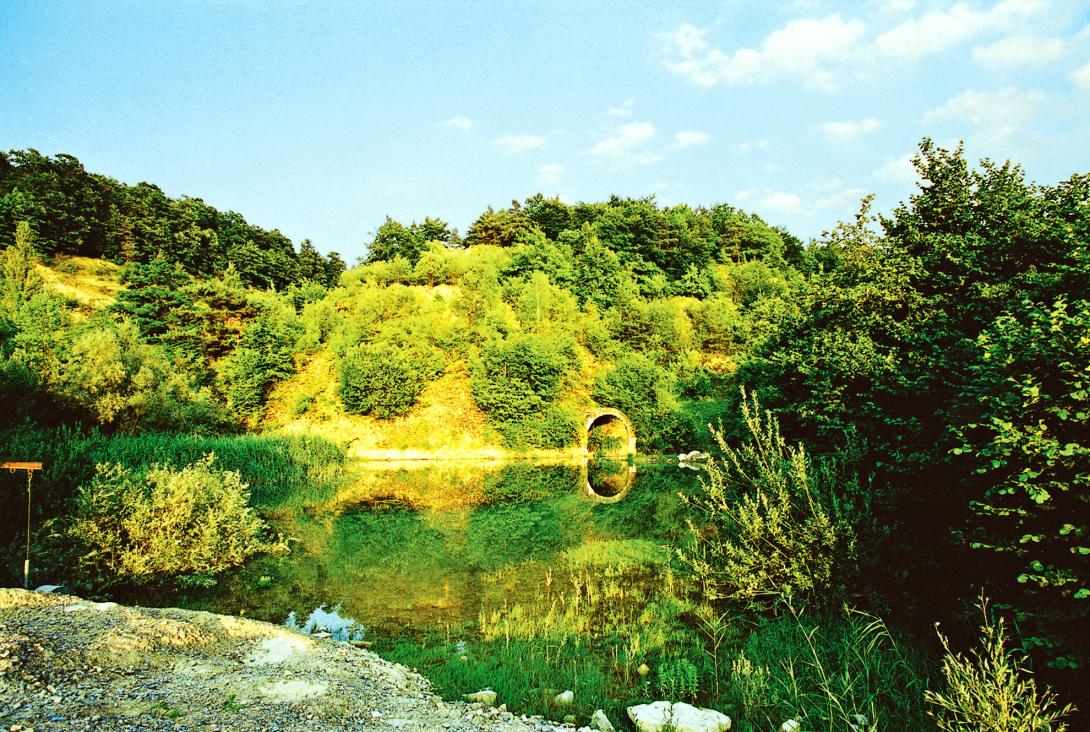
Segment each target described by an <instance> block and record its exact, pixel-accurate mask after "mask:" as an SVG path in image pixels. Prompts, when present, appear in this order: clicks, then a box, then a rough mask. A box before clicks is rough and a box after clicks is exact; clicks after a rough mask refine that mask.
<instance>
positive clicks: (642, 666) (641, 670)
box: [636, 663, 651, 677]
mask: <svg viewBox="0 0 1090 732" xmlns="http://www.w3.org/2000/svg"><path fill="white" fill-rule="evenodd" d="M636 673H638V674H639V675H640V676H641V677H643V676H646V675H647V674H649V673H651V669H650V667H649V666H648V665H647V664H646V663H641V664H640V667H639V668H637V669H636Z"/></svg>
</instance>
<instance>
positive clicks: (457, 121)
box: [440, 117, 473, 134]
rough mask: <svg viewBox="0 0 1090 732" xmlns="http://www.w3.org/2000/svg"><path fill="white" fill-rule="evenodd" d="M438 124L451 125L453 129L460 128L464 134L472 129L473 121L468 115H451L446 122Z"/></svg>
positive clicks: (442, 125)
mask: <svg viewBox="0 0 1090 732" xmlns="http://www.w3.org/2000/svg"><path fill="white" fill-rule="evenodd" d="M440 126H441V127H453V128H455V129H458V130H461V131H462V132H465V133H466V134H469V131H470V130H472V129H473V122H472V120H470V119H469V117H451V118H450V119H448V120H447V121H446V122H443V123H442V124H441V125H440Z"/></svg>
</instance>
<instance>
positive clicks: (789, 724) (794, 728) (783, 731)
mask: <svg viewBox="0 0 1090 732" xmlns="http://www.w3.org/2000/svg"><path fill="white" fill-rule="evenodd" d="M801 729H802V725H801V724H800V723H799V721H798V720H797V719H789V720H787V721H786V722H784V723H783V724H781V725H780V732H799V730H801Z"/></svg>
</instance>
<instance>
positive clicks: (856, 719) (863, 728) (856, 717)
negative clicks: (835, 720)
mask: <svg viewBox="0 0 1090 732" xmlns="http://www.w3.org/2000/svg"><path fill="white" fill-rule="evenodd" d="M849 724H850V726H851V728H852V732H867V730H868V729H869V728H870V720H868V719H867V717H866V716H865V715H863V714H853V715H852V721H851V722H850V723H849Z"/></svg>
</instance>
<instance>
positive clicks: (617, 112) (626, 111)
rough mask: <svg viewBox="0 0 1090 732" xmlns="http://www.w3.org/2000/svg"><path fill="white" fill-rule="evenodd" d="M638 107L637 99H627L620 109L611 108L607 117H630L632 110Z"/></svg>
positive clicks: (607, 111) (607, 112)
mask: <svg viewBox="0 0 1090 732" xmlns="http://www.w3.org/2000/svg"><path fill="white" fill-rule="evenodd" d="M635 106H636V100H635V99H626V100H625V103H624V104H622V105H621V106H619V107H610V108H609V109H607V110H606V116H607V117H628V116H629V115H631V114H632V109H633V108H634V107H635Z"/></svg>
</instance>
